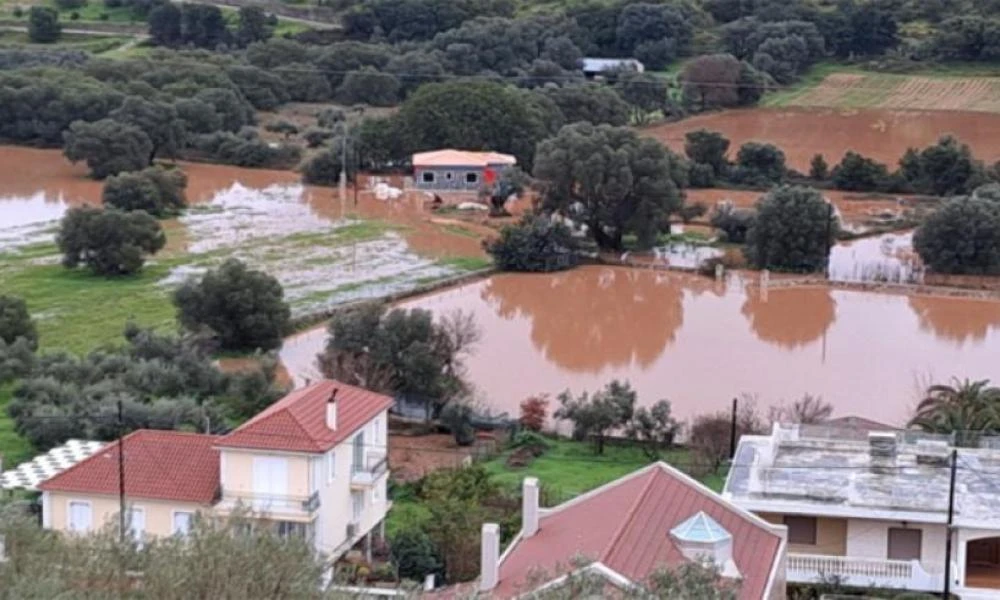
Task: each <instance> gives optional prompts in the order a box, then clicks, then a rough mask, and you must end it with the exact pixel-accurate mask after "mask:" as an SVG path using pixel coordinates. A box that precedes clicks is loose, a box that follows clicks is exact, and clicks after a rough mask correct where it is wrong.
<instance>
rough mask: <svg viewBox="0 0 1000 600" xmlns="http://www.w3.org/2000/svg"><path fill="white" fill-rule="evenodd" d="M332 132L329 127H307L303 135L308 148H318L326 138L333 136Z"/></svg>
mask: <svg viewBox="0 0 1000 600" xmlns="http://www.w3.org/2000/svg"><path fill="white" fill-rule="evenodd" d="M333 135H334V134H333V132H332V131H330V130H329V129H316V128H312V129H307V130H306V133H305V135H304V136H303V137H304V138H305V140H306V145H307V146H309V147H310V148H319V147H320V146H322V145H323V144H324V143H326V141H327V140H329V139H331V138H332V137H333Z"/></svg>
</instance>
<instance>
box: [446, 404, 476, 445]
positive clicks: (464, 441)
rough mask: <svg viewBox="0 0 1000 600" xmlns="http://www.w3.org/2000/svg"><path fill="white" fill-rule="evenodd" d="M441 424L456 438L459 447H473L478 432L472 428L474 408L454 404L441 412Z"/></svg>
mask: <svg viewBox="0 0 1000 600" xmlns="http://www.w3.org/2000/svg"><path fill="white" fill-rule="evenodd" d="M441 424H442V425H444V426H445V427H447V428H448V430H449V431H451V434H452V435H453V436H455V443H456V444H458V445H459V446H471V445H472V444H473V443H475V441H476V430H475V428H474V427H473V426H472V407H471V406H469V405H468V404H462V403H459V402H453V403H451V404H449V405H448V406H445V407H444V410H442V411H441Z"/></svg>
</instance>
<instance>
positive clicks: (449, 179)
mask: <svg viewBox="0 0 1000 600" xmlns="http://www.w3.org/2000/svg"><path fill="white" fill-rule="evenodd" d="M452 177H454V175H453V174H452V172H451V171H448V172H447V173H445V174H444V178H445V179H447V180H448V181H451V179H452Z"/></svg>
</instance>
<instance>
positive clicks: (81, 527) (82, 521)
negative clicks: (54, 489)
mask: <svg viewBox="0 0 1000 600" xmlns="http://www.w3.org/2000/svg"><path fill="white" fill-rule="evenodd" d="M91 519H92V514H91V511H90V502H70V503H69V530H70V531H90V525H91Z"/></svg>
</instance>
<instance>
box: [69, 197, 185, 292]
mask: <svg viewBox="0 0 1000 600" xmlns="http://www.w3.org/2000/svg"><path fill="white" fill-rule="evenodd" d="M166 241H167V238H166V236H165V235H164V234H163V229H162V228H161V227H160V223H159V222H158V221H157V220H156V219H154V218H153V217H151V216H149V215H148V214H146V213H145V212H142V211H135V212H122V211H119V210H115V209H111V210H101V209H96V208H90V207H81V208H72V209H70V210H69V211H68V212H67V213H66V216H64V217H63V219H62V222H61V223H60V226H59V234H58V235H57V237H56V243H57V244H58V245H59V250H60V252H62V254H63V260H62V263H63V266H65V267H67V268H75V267H77V266H78V265H80V264H84V265H86V266H87V267H89V268H90V270H91V271H93V272H94V273H96V274H98V275H106V276H112V275H129V274H132V273H135V272H137V271H139V270H140V269H141V268H142V265H143V263H144V262H145V260H146V255H149V254H156V253H157V252H158V251H160V249H162V248H163V246H164V245H165V244H166Z"/></svg>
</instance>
